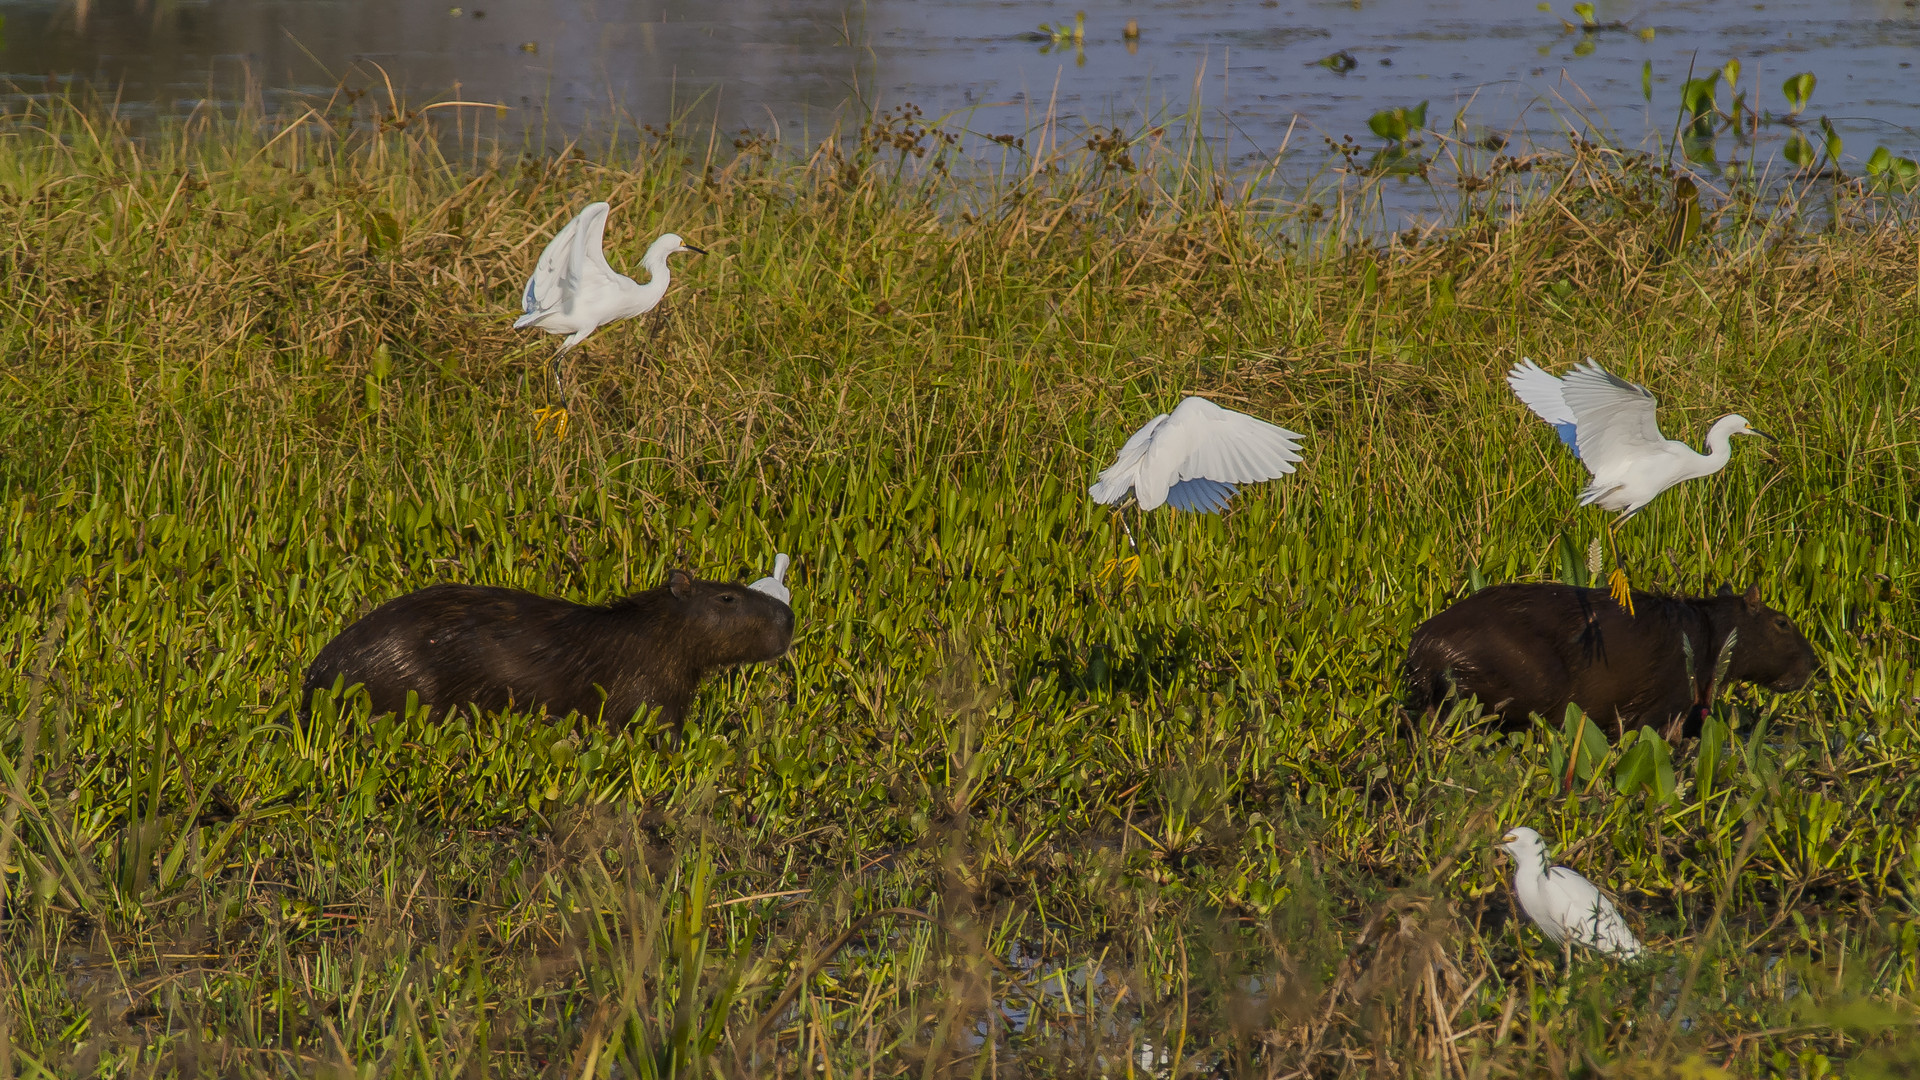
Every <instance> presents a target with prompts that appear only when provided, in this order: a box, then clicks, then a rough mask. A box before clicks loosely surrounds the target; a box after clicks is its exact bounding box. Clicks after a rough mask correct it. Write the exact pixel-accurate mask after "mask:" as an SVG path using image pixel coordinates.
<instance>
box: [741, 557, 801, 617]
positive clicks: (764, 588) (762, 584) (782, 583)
mask: <svg viewBox="0 0 1920 1080" xmlns="http://www.w3.org/2000/svg"><path fill="white" fill-rule="evenodd" d="M792 561H793V560H792V559H789V558H787V553H786V552H784V551H782V552H780V553H779V554H777V555H775V556H774V557H773V573H772V574H770V575H768V576H767V577H763V578H761V579H760V580H758V581H756V582H753V583H752V584H750V585H748V586H747V588H749V589H753V590H754V591H756V592H763V593H766V594H767V595H768V596H771V597H773V598H774V599H775V600H778V601H780V602H781V603H783V604H789V605H791V604H792V603H793V594H792V593H790V592H788V591H787V586H786V577H787V564H788V563H791V562H792Z"/></svg>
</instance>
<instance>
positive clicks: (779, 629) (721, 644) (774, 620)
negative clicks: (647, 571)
mask: <svg viewBox="0 0 1920 1080" xmlns="http://www.w3.org/2000/svg"><path fill="white" fill-rule="evenodd" d="M667 586H668V587H669V588H670V589H671V590H672V591H673V598H674V599H675V600H676V601H678V602H679V605H680V614H681V617H682V619H683V620H684V622H683V626H684V634H685V637H684V638H683V639H682V640H684V641H685V642H686V643H687V645H688V647H689V648H690V649H692V650H693V652H694V654H695V656H696V658H697V659H698V660H699V661H700V663H701V666H703V667H721V666H725V665H728V664H753V663H759V662H761V661H763V660H778V659H779V658H780V657H781V656H784V655H785V654H786V651H787V646H789V645H792V644H793V609H792V608H790V607H788V606H787V605H785V604H783V603H781V602H780V601H778V600H775V599H774V598H773V597H771V596H768V595H767V594H765V593H762V592H756V591H754V590H753V589H749V588H747V587H746V586H745V585H734V584H732V583H729V582H724V581H702V580H700V579H699V578H696V577H694V576H693V575H692V574H689V573H687V572H686V571H685V570H675V571H673V572H672V573H670V574H669V575H668V576H667Z"/></svg>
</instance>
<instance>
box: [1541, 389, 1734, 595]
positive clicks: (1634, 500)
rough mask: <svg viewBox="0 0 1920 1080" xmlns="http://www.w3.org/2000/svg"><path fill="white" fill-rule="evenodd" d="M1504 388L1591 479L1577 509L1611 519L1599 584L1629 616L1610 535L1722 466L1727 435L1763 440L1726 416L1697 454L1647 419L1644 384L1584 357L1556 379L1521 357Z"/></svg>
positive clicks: (1648, 398)
mask: <svg viewBox="0 0 1920 1080" xmlns="http://www.w3.org/2000/svg"><path fill="white" fill-rule="evenodd" d="M1507 385H1508V386H1511V387H1512V388H1513V393H1514V396H1516V397H1518V398H1519V399H1520V400H1521V401H1522V402H1523V403H1525V404H1526V406H1527V408H1529V409H1532V410H1533V412H1534V415H1536V416H1538V417H1539V418H1540V419H1542V420H1545V421H1546V422H1547V423H1549V424H1551V425H1553V428H1554V430H1555V431H1556V432H1558V433H1559V435H1560V440H1561V441H1562V442H1564V443H1566V444H1567V446H1568V447H1569V448H1571V449H1572V450H1573V453H1574V456H1575V457H1578V458H1579V459H1580V463H1581V464H1582V465H1585V466H1586V467H1587V472H1589V473H1591V474H1592V476H1593V481H1592V482H1591V483H1589V484H1588V485H1587V486H1586V487H1585V488H1584V489H1583V490H1582V491H1581V492H1580V505H1581V506H1598V507H1600V508H1601V509H1602V510H1612V511H1615V512H1617V513H1618V514H1619V516H1618V517H1616V518H1614V520H1613V524H1611V525H1609V526H1608V527H1607V536H1608V538H1609V539H1610V540H1612V541H1613V542H1614V569H1613V573H1612V574H1611V575H1609V576H1608V578H1607V582H1608V584H1609V585H1610V586H1612V590H1613V598H1614V601H1615V602H1616V603H1618V604H1620V605H1621V606H1622V607H1624V608H1626V609H1627V612H1628V613H1629V614H1631V613H1632V612H1633V600H1632V594H1631V592H1630V589H1631V588H1632V585H1631V583H1630V582H1629V581H1628V580H1627V574H1626V571H1625V570H1623V569H1622V568H1621V567H1620V558H1619V555H1620V547H1619V537H1618V536H1617V535H1616V533H1617V531H1618V530H1619V528H1620V525H1621V523H1623V522H1625V521H1626V520H1627V519H1628V518H1630V517H1632V516H1633V515H1635V514H1637V513H1639V512H1640V511H1641V509H1642V508H1644V507H1645V506H1646V505H1647V504H1648V503H1650V502H1652V501H1653V500H1654V497H1655V496H1657V495H1659V494H1660V493H1661V492H1663V491H1665V490H1667V489H1668V488H1670V487H1672V486H1674V485H1675V484H1678V483H1680V482H1681V481H1682V480H1691V479H1693V478H1695V477H1698V476H1711V475H1713V474H1714V473H1717V472H1719V471H1720V470H1721V469H1724V468H1726V466H1727V461H1728V460H1729V459H1730V458H1731V457H1732V441H1733V437H1734V436H1735V435H1760V436H1762V437H1770V436H1767V435H1766V433H1765V432H1762V431H1757V430H1755V429H1754V428H1753V427H1751V426H1749V425H1748V423H1747V419H1746V417H1744V416H1740V415H1738V414H1737V413H1731V414H1728V415H1726V416H1723V417H1721V418H1720V419H1718V420H1715V421H1714V422H1713V426H1712V427H1711V428H1708V429H1707V452H1706V453H1704V454H1702V453H1700V452H1698V451H1696V450H1695V449H1694V448H1693V447H1691V446H1688V445H1687V444H1686V443H1683V442H1678V441H1676V440H1673V439H1669V438H1667V437H1666V436H1664V435H1662V434H1660V425H1659V423H1658V422H1657V420H1656V419H1655V416H1654V412H1655V409H1656V408H1657V407H1658V404H1659V403H1658V402H1656V401H1655V400H1654V398H1653V395H1652V394H1650V393H1648V392H1647V388H1646V387H1644V386H1636V385H1634V384H1633V383H1630V382H1627V381H1626V380H1625V379H1621V378H1618V377H1616V376H1614V375H1611V374H1608V372H1607V370H1606V369H1605V368H1603V367H1601V366H1600V365H1599V364H1597V363H1594V362H1593V360H1591V359H1589V360H1588V361H1587V362H1586V363H1585V364H1575V365H1574V367H1573V370H1571V371H1569V372H1567V374H1566V377H1564V378H1556V377H1554V376H1552V375H1549V374H1547V373H1546V372H1545V371H1542V370H1541V369H1540V366H1539V365H1537V364H1535V363H1534V362H1533V361H1531V360H1528V359H1526V358H1525V357H1522V358H1521V360H1520V362H1519V363H1517V364H1515V365H1514V366H1513V370H1511V371H1509V372H1507Z"/></svg>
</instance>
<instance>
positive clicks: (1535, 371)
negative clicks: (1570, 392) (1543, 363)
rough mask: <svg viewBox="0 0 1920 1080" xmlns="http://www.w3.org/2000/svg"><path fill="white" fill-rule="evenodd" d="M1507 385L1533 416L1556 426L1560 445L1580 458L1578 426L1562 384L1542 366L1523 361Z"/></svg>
mask: <svg viewBox="0 0 1920 1080" xmlns="http://www.w3.org/2000/svg"><path fill="white" fill-rule="evenodd" d="M1507 385H1508V386H1510V387H1512V388H1513V396H1514V397H1517V398H1519V399H1520V402H1521V404H1523V405H1525V406H1526V407H1527V408H1529V409H1532V410H1533V415H1535V416H1537V417H1539V418H1540V419H1542V420H1545V421H1546V422H1547V423H1549V424H1551V425H1553V430H1554V432H1555V433H1556V434H1558V435H1559V436H1560V441H1561V442H1563V443H1566V444H1567V449H1569V450H1572V451H1573V453H1574V456H1575V457H1578V456H1579V455H1580V443H1579V439H1578V438H1577V437H1576V435H1575V432H1576V430H1577V423H1576V421H1575V420H1574V416H1573V410H1572V409H1569V408H1567V399H1566V396H1565V395H1564V394H1562V393H1561V386H1560V380H1559V379H1558V378H1556V377H1555V376H1552V375H1549V374H1547V373H1546V372H1545V371H1542V370H1541V369H1540V365H1538V364H1536V363H1534V362H1533V361H1531V360H1529V359H1527V358H1526V357H1524V356H1523V357H1521V358H1520V362H1519V363H1517V364H1515V365H1513V369H1512V370H1511V371H1508V372H1507Z"/></svg>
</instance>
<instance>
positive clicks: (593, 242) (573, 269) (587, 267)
mask: <svg viewBox="0 0 1920 1080" xmlns="http://www.w3.org/2000/svg"><path fill="white" fill-rule="evenodd" d="M578 221H579V224H580V233H579V236H578V238H577V239H576V240H575V241H574V243H573V248H572V250H570V251H568V252H567V269H566V278H565V281H564V283H563V285H562V291H563V293H564V294H565V296H566V300H567V306H568V307H569V308H571V307H572V306H574V304H575V303H576V302H578V301H579V300H581V299H589V300H590V299H592V298H596V297H599V296H602V295H605V294H606V293H607V292H609V291H612V290H617V288H618V287H619V284H620V282H621V281H623V280H625V279H624V278H622V277H621V276H620V275H619V274H616V273H614V272H613V267H611V266H608V265H607V254H606V252H605V251H604V250H602V245H603V244H605V243H606V237H607V204H606V203H603V202H597V203H594V204H593V205H591V206H589V207H587V208H586V209H585V210H582V211H580V217H579V219H578Z"/></svg>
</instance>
